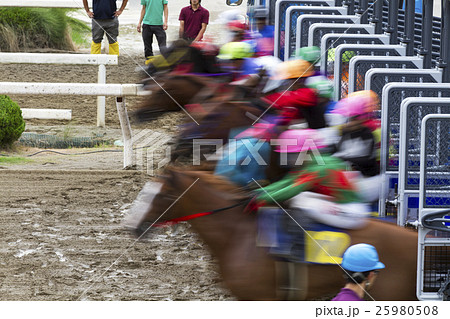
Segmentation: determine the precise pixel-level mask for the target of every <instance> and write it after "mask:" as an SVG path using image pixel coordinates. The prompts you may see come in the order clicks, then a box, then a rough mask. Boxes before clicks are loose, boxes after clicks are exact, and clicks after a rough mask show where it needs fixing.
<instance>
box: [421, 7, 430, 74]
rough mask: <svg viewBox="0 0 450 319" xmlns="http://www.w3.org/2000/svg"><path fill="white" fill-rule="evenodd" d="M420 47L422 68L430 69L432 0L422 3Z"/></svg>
mask: <svg viewBox="0 0 450 319" xmlns="http://www.w3.org/2000/svg"><path fill="white" fill-rule="evenodd" d="M422 26H423V28H422V46H421V47H420V50H419V54H420V55H421V56H422V57H423V67H424V68H425V69H431V51H432V40H433V0H423V3H422Z"/></svg>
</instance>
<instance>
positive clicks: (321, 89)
mask: <svg viewBox="0 0 450 319" xmlns="http://www.w3.org/2000/svg"><path fill="white" fill-rule="evenodd" d="M305 85H306V86H307V87H308V88H310V89H313V90H316V91H317V94H318V95H319V96H320V97H325V98H327V99H331V98H332V97H333V91H334V90H333V84H332V83H331V82H330V81H329V80H328V79H327V78H326V77H325V76H311V77H309V78H307V79H306V81H305Z"/></svg>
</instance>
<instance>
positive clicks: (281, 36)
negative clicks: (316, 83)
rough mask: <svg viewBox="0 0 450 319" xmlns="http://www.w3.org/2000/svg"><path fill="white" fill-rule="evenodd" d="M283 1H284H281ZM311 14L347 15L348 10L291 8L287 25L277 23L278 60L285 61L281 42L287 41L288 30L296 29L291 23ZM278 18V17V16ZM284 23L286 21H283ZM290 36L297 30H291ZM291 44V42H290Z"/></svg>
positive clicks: (275, 45) (275, 52) (276, 50)
mask: <svg viewBox="0 0 450 319" xmlns="http://www.w3.org/2000/svg"><path fill="white" fill-rule="evenodd" d="M281 1H283V0H281ZM310 13H323V14H324V15H333V14H335V15H346V14H347V8H344V7H325V6H323V7H315V6H292V7H289V8H288V9H287V11H286V16H285V21H286V25H282V23H280V22H279V20H278V19H277V21H276V23H275V36H274V55H275V56H276V57H278V58H281V59H282V60H283V59H284V50H285V49H284V47H285V45H284V43H283V45H281V42H282V40H283V42H284V40H285V32H286V29H287V28H289V29H292V27H293V26H294V27H296V23H292V24H291V21H293V20H295V21H297V19H298V16H300V15H302V14H310ZM277 18H278V16H277ZM281 22H284V21H281ZM290 34H291V35H292V34H295V30H291V31H290ZM288 42H289V41H288Z"/></svg>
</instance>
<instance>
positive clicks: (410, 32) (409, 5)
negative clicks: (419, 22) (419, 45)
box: [402, 0, 416, 56]
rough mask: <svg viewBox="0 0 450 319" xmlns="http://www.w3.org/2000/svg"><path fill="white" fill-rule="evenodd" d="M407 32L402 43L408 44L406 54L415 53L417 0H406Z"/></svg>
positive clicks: (411, 54)
mask: <svg viewBox="0 0 450 319" xmlns="http://www.w3.org/2000/svg"><path fill="white" fill-rule="evenodd" d="M405 6H406V7H405V34H404V35H403V39H402V43H403V44H404V45H406V55H407V56H413V55H414V22H415V14H416V13H415V9H416V2H415V0H406V4H405Z"/></svg>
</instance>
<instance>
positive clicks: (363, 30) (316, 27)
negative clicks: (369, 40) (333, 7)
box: [308, 23, 375, 47]
mask: <svg viewBox="0 0 450 319" xmlns="http://www.w3.org/2000/svg"><path fill="white" fill-rule="evenodd" d="M321 31H322V32H321ZM327 31H330V32H327ZM334 31H336V32H334ZM358 31H360V32H358ZM317 33H319V34H318V35H317ZM335 33H339V34H359V35H374V34H375V26H373V25H370V24H350V25H348V24H346V23H314V24H313V25H311V27H310V28H309V32H308V46H313V45H315V46H318V47H320V43H317V40H319V41H321V39H322V37H324V36H325V35H327V34H335ZM317 38H319V39H317Z"/></svg>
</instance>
